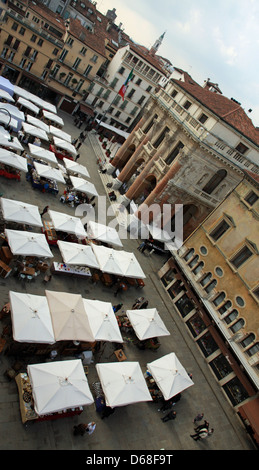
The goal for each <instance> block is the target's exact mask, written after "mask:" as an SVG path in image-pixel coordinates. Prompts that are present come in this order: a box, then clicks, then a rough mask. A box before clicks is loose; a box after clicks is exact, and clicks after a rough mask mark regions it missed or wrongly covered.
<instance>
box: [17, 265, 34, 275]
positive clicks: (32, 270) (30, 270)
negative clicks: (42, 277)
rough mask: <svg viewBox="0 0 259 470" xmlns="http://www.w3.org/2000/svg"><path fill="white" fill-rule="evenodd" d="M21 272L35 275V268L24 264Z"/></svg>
mask: <svg viewBox="0 0 259 470" xmlns="http://www.w3.org/2000/svg"><path fill="white" fill-rule="evenodd" d="M20 274H25V276H35V269H34V268H29V267H28V266H24V268H23V269H21V270H20Z"/></svg>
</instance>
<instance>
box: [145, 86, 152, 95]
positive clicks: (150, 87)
mask: <svg viewBox="0 0 259 470" xmlns="http://www.w3.org/2000/svg"><path fill="white" fill-rule="evenodd" d="M151 90H152V86H151V85H149V86H148V87H147V89H146V91H147V92H148V93H150V91H151Z"/></svg>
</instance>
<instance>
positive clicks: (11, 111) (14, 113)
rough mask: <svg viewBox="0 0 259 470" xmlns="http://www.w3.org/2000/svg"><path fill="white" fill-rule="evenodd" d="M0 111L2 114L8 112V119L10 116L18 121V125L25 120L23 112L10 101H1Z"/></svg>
mask: <svg viewBox="0 0 259 470" xmlns="http://www.w3.org/2000/svg"><path fill="white" fill-rule="evenodd" d="M1 113H3V114H5V115H6V114H8V120H9V118H10V116H11V117H12V118H13V119H15V120H16V121H18V123H19V127H20V125H21V122H22V121H24V120H25V116H24V113H23V112H22V111H21V110H20V109H18V108H17V106H15V105H13V104H10V103H1Z"/></svg>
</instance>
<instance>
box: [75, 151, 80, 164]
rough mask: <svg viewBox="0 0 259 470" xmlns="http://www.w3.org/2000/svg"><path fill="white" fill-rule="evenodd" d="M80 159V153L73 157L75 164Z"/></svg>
mask: <svg viewBox="0 0 259 470" xmlns="http://www.w3.org/2000/svg"><path fill="white" fill-rule="evenodd" d="M79 158H80V153H78V154H77V155H76V156H75V162H76V161H77V160H78V159H79Z"/></svg>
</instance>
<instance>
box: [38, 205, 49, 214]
mask: <svg viewBox="0 0 259 470" xmlns="http://www.w3.org/2000/svg"><path fill="white" fill-rule="evenodd" d="M48 210H49V206H45V207H44V209H43V211H42V213H41V214H40V216H41V217H42V216H43V215H44V214H46V212H48Z"/></svg>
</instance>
